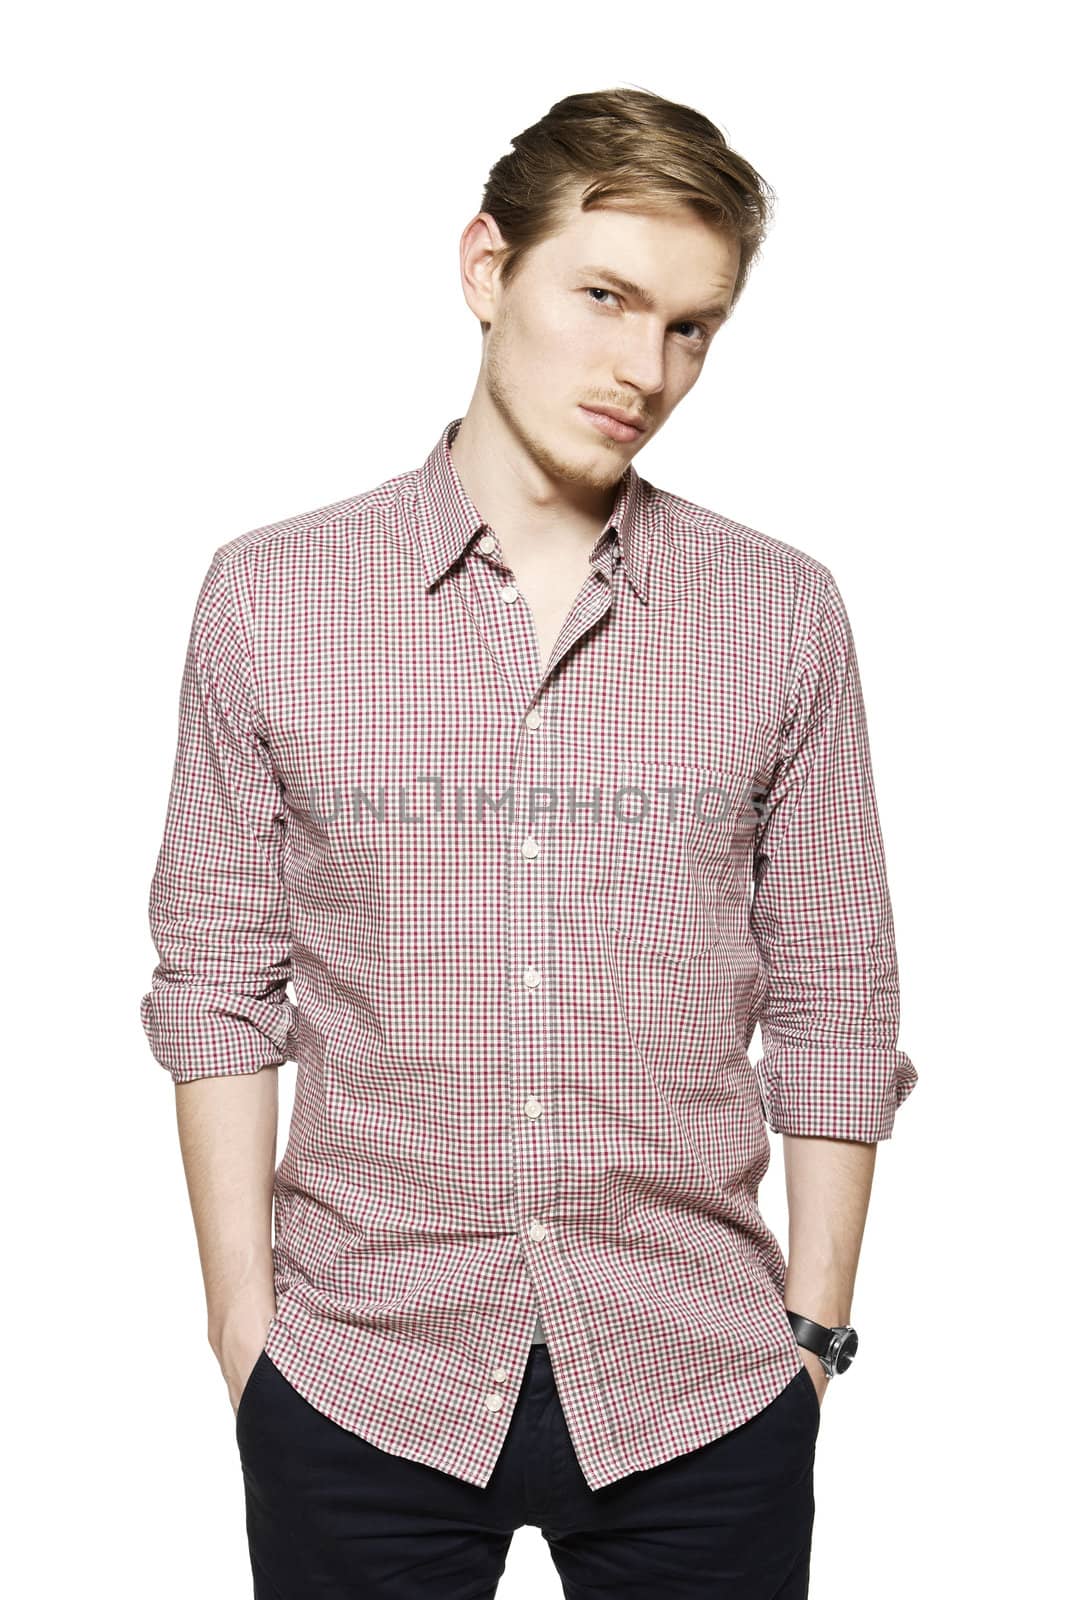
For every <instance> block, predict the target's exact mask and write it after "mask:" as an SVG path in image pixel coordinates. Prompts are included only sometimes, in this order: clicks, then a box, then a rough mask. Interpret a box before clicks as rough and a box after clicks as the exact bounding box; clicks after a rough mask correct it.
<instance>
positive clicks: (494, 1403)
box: [483, 1394, 503, 1411]
mask: <svg viewBox="0 0 1071 1600" xmlns="http://www.w3.org/2000/svg"><path fill="white" fill-rule="evenodd" d="M483 1403H484V1405H485V1406H486V1407H487V1409H488V1411H498V1410H500V1409H501V1407H502V1405H503V1400H502V1396H501V1395H500V1394H489V1395H486V1396H485V1398H484V1402H483Z"/></svg>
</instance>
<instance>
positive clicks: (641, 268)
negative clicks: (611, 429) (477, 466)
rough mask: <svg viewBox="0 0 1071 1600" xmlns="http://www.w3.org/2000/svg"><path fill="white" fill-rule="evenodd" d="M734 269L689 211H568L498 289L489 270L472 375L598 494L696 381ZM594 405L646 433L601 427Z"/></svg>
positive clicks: (730, 255)
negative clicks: (559, 227)
mask: <svg viewBox="0 0 1071 1600" xmlns="http://www.w3.org/2000/svg"><path fill="white" fill-rule="evenodd" d="M497 237H498V238H500V236H497ZM738 266H739V247H738V245H737V244H736V243H735V241H733V240H731V239H729V238H728V237H727V236H725V235H723V234H721V233H719V232H716V231H715V230H714V229H713V228H712V227H711V226H710V224H709V223H705V222H703V221H701V220H700V219H699V218H698V217H696V216H694V215H693V214H692V213H691V212H690V211H686V210H683V209H682V210H680V211H678V212H674V213H673V214H672V215H668V216H667V215H658V214H654V213H646V212H643V213H641V212H632V211H621V210H617V209H610V208H603V209H600V210H595V211H589V212H583V211H581V210H580V209H579V207H578V208H577V209H576V212H575V215H574V216H573V218H572V219H571V221H570V223H569V225H568V226H567V227H566V228H565V229H564V231H562V232H561V233H559V234H557V235H556V236H555V237H554V238H551V239H547V240H544V241H543V243H542V244H540V245H538V246H536V247H535V248H534V249H533V250H531V251H530V252H529V253H528V255H527V256H526V257H525V258H524V259H523V260H522V262H521V264H520V266H519V269H518V272H517V276H516V277H515V278H514V280H513V282H512V283H511V284H510V285H509V286H508V287H507V288H506V289H502V288H501V286H500V284H499V282H498V275H497V273H496V274H495V275H494V277H493V280H492V287H491V303H490V306H489V308H487V309H483V308H480V310H479V314H480V315H481V316H482V318H483V320H485V321H488V322H489V323H490V324H491V326H490V329H489V331H488V332H487V333H486V334H485V336H484V340H485V347H484V360H483V367H482V371H481V382H482V383H484V385H485V386H486V388H487V391H488V394H489V396H490V398H491V400H492V402H493V403H494V405H495V406H496V407H497V408H498V410H499V411H500V412H501V413H502V415H503V416H504V417H505V419H506V420H507V421H508V423H509V425H510V427H511V428H512V429H513V430H514V431H515V432H516V433H517V434H518V436H519V437H520V438H521V440H522V441H523V442H524V444H525V446H526V447H527V449H528V451H529V453H530V454H531V455H532V456H533V458H534V459H535V460H537V461H539V462H540V464H541V465H542V466H543V467H544V468H545V470H547V471H548V472H549V473H550V474H551V475H552V476H554V477H557V478H559V479H563V480H566V481H569V482H583V483H586V484H588V485H590V487H591V488H592V489H608V488H609V487H611V486H612V485H613V484H614V483H615V482H616V481H617V479H618V478H619V477H620V476H621V474H622V472H623V471H624V470H625V468H626V467H627V465H628V463H629V461H630V460H631V459H632V457H633V456H635V455H637V454H638V452H639V451H640V450H641V449H642V448H643V446H644V445H645V444H647V443H648V442H649V441H650V440H651V439H652V438H653V437H654V435H655V433H656V432H657V431H658V429H659V428H661V427H662V425H663V423H665V422H666V421H667V419H668V418H669V416H670V415H671V414H672V412H673V409H674V407H675V406H676V405H677V404H678V403H679V402H680V401H681V400H683V398H684V396H685V395H686V394H687V393H688V391H689V389H690V388H691V387H692V385H693V384H694V383H695V382H696V380H697V378H698V377H699V374H700V372H701V371H702V369H703V364H704V362H705V360H706V356H707V352H708V350H709V349H710V345H711V343H712V341H713V339H714V337H715V335H716V333H717V331H718V328H719V326H720V325H721V323H722V322H723V321H724V320H725V316H726V314H727V313H728V308H729V301H730V298H731V295H732V291H733V286H734V284H735V282H736V274H737V269H738ZM598 268H603V269H605V270H603V271H598V270H596V269H598ZM614 277H616V278H617V279H619V280H628V281H630V282H631V283H632V284H634V285H636V288H637V289H643V290H646V291H647V292H648V294H649V296H650V297H651V303H650V304H646V303H645V302H644V300H643V298H642V297H641V296H640V295H639V294H638V293H637V292H636V289H629V290H625V289H622V288H621V287H620V284H615V283H614V281H613V280H614ZM470 303H471V302H470ZM718 308H720V309H718ZM473 309H477V307H476V306H474V307H473ZM599 406H612V407H617V408H620V409H621V410H622V411H624V412H627V413H628V414H629V415H630V416H634V417H636V418H638V419H639V420H640V421H641V422H644V423H646V424H647V426H646V429H645V431H643V432H641V433H639V434H638V435H637V436H636V437H635V438H632V439H628V440H619V439H616V438H613V437H610V436H608V435H607V434H606V433H605V432H603V431H601V430H600V429H599V427H598V426H597V425H596V424H595V423H593V421H592V419H591V416H590V415H589V413H588V411H587V410H585V409H584V408H585V407H594V408H598V407H599Z"/></svg>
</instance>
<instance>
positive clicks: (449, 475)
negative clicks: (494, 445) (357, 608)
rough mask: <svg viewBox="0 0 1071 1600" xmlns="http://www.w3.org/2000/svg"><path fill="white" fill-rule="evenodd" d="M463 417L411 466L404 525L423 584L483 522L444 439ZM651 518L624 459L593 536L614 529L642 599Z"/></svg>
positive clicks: (645, 493) (644, 492)
mask: <svg viewBox="0 0 1071 1600" xmlns="http://www.w3.org/2000/svg"><path fill="white" fill-rule="evenodd" d="M463 421H464V418H463V417H455V418H454V420H453V421H452V422H449V423H447V425H446V427H445V428H444V429H443V431H442V433H441V434H440V435H439V439H438V443H437V444H436V445H435V446H434V448H433V449H432V451H431V454H430V455H429V456H428V458H427V460H426V461H425V462H424V465H423V466H422V467H421V468H420V469H419V471H418V472H417V475H416V485H415V487H414V489H413V492H412V494H411V496H410V498H409V500H408V501H407V503H406V507H405V512H406V517H407V520H408V525H409V531H410V533H411V534H412V535H413V536H414V537H415V538H416V539H418V540H419V545H420V553H421V559H422V561H423V564H424V586H425V588H430V587H431V585H432V584H433V583H435V582H436V581H437V579H439V578H441V577H442V575H443V573H444V572H446V571H447V569H448V568H449V567H451V566H452V565H453V564H454V562H455V561H456V560H457V558H458V557H459V556H460V555H461V553H462V552H463V551H464V550H465V549H466V548H467V547H468V545H469V544H470V542H471V541H472V539H473V538H474V537H475V535H476V534H477V533H479V531H480V530H481V528H483V527H485V526H486V524H485V523H484V520H483V518H482V517H481V516H480V513H479V512H478V511H477V509H476V507H475V506H474V505H473V503H472V501H471V500H470V499H469V497H468V495H467V494H466V492H465V488H464V485H463V484H462V482H461V479H460V478H459V477H458V475H457V470H456V468H455V467H454V464H453V461H452V459H451V456H450V445H451V444H452V443H453V440H454V437H455V435H456V433H457V430H458V429H459V428H460V426H461V424H462V422H463ZM651 518H652V508H651V493H650V486H649V485H648V484H647V482H646V480H645V479H643V478H641V477H640V475H639V473H638V472H637V471H636V468H635V467H634V466H633V464H632V462H631V461H630V462H629V464H628V466H627V468H626V469H625V472H624V473H623V475H622V477H621V479H620V481H619V483H618V486H617V494H616V495H615V497H614V503H613V506H612V508H611V511H610V515H609V516H608V517H607V519H606V522H605V524H604V525H603V528H602V531H601V533H600V535H599V538H600V539H601V538H602V536H603V534H605V533H606V530H607V529H608V528H616V529H617V546H618V550H619V553H620V556H621V565H622V566H623V567H624V569H625V573H626V575H627V577H628V580H629V582H630V583H631V584H632V587H633V588H634V589H635V591H636V593H637V594H638V595H639V597H640V599H641V600H643V601H646V599H647V580H648V570H649V567H650V560H651ZM595 542H596V543H598V540H596V541H595Z"/></svg>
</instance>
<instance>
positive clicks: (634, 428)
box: [580, 405, 646, 444]
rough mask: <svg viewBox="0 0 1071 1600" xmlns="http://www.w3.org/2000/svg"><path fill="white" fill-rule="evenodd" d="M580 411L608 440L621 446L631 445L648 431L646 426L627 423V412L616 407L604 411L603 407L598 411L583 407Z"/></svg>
mask: <svg viewBox="0 0 1071 1600" xmlns="http://www.w3.org/2000/svg"><path fill="white" fill-rule="evenodd" d="M580 410H581V411H583V412H584V414H585V416H587V417H588V419H589V420H590V422H591V424H592V426H593V427H596V428H598V430H599V432H600V433H604V434H605V435H606V437H607V438H608V439H616V440H617V441H618V443H619V444H629V443H630V442H631V441H632V440H633V439H638V438H639V437H640V435H641V434H642V433H644V432H645V431H646V428H645V426H644V424H642V423H636V422H628V421H626V420H625V418H626V416H627V412H622V411H621V410H619V409H618V408H617V407H616V406H615V407H613V408H611V409H608V410H603V409H602V407H599V408H597V409H596V408H595V407H594V406H583V405H582V406H581V407H580Z"/></svg>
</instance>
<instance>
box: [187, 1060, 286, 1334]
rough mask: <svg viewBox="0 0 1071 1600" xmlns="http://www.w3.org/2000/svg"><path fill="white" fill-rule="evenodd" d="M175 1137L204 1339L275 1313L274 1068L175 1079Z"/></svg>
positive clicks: (276, 1111)
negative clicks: (196, 1261)
mask: <svg viewBox="0 0 1071 1600" xmlns="http://www.w3.org/2000/svg"><path fill="white" fill-rule="evenodd" d="M175 1107H176V1115H177V1118H178V1129H179V1143H180V1145H181V1149H182V1160H183V1165H184V1167H185V1171H186V1185H187V1189H188V1192H189V1197H190V1206H191V1209H192V1211H193V1220H194V1227H195V1230H196V1233H197V1248H198V1251H199V1254H200V1258H201V1272H202V1275H203V1277H204V1285H205V1300H206V1304H207V1311H208V1339H209V1343H210V1344H211V1346H212V1349H213V1350H214V1351H215V1352H216V1355H217V1356H219V1355H220V1354H221V1349H222V1344H223V1340H224V1334H225V1332H226V1330H227V1328H228V1325H229V1324H232V1323H233V1322H235V1321H238V1322H245V1321H248V1322H250V1323H252V1324H253V1325H258V1324H263V1323H264V1322H265V1321H267V1320H270V1318H271V1317H272V1316H273V1315H274V1309H275V1293H274V1282H273V1268H272V1251H271V1208H272V1184H273V1180H274V1173H275V1144H276V1136H277V1132H278V1123H279V1077H278V1072H277V1070H276V1069H275V1068H274V1067H265V1068H262V1069H261V1071H259V1072H251V1073H243V1074H241V1075H240V1076H229V1077H211V1078H197V1079H194V1080H193V1081H191V1082H188V1083H178V1084H176V1085H175Z"/></svg>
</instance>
